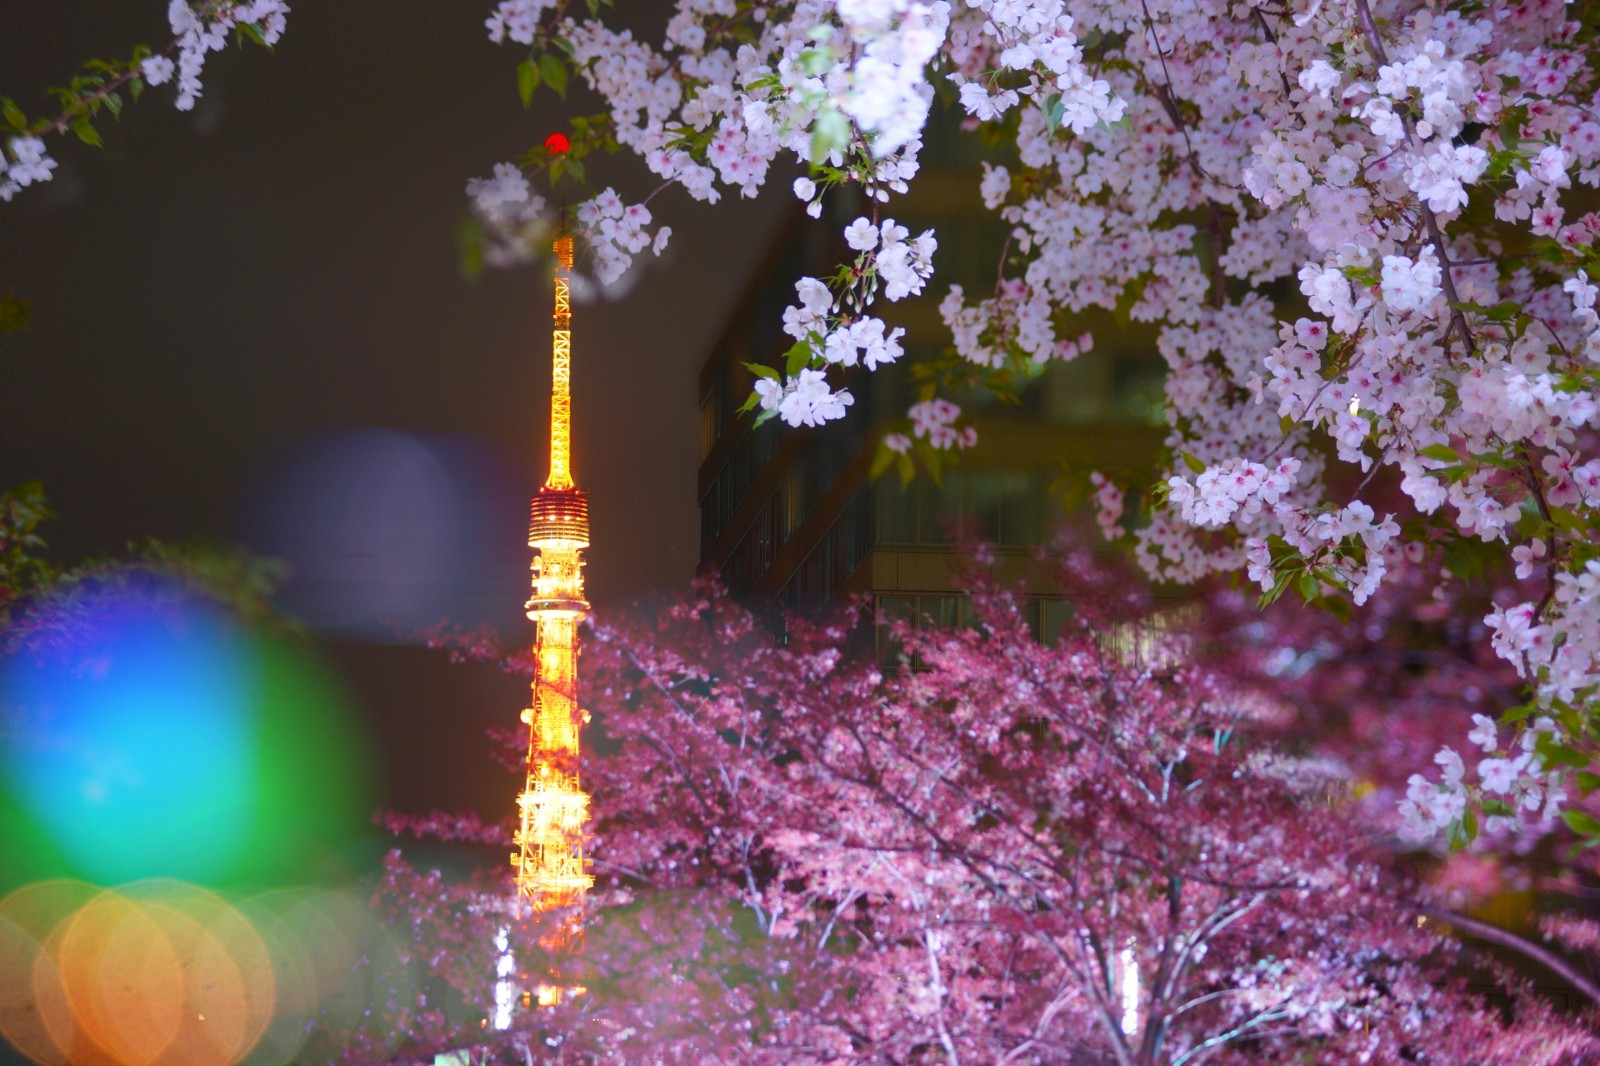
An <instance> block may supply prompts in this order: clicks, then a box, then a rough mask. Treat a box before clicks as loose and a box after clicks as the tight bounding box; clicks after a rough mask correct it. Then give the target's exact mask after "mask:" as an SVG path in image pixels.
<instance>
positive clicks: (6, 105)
mask: <svg viewBox="0 0 1600 1066" xmlns="http://www.w3.org/2000/svg"><path fill="white" fill-rule="evenodd" d="M0 115H3V116H4V117H5V120H6V123H7V124H8V125H10V126H11V128H12V129H14V130H17V131H18V132H21V133H26V132H28V117H27V116H26V115H24V114H23V113H22V108H20V107H18V106H17V105H16V104H15V103H14V102H12V100H11V99H10V98H9V97H0Z"/></svg>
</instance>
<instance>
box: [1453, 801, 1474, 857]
mask: <svg viewBox="0 0 1600 1066" xmlns="http://www.w3.org/2000/svg"><path fill="white" fill-rule="evenodd" d="M1449 836H1450V850H1451V851H1460V850H1461V849H1462V848H1464V847H1466V846H1467V845H1468V844H1470V843H1472V842H1473V841H1474V840H1476V839H1477V837H1478V815H1477V813H1476V812H1474V811H1473V809H1472V808H1471V807H1468V808H1467V809H1466V811H1465V812H1463V813H1462V815H1461V817H1460V818H1457V819H1456V820H1455V821H1453V822H1451V823H1450V833H1449Z"/></svg>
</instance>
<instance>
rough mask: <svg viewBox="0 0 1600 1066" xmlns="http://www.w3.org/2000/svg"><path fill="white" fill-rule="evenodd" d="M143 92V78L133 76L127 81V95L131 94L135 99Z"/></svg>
mask: <svg viewBox="0 0 1600 1066" xmlns="http://www.w3.org/2000/svg"><path fill="white" fill-rule="evenodd" d="M143 93H144V79H143V78H134V79H133V80H132V81H130V82H129V83H128V95H129V96H132V97H133V98H134V99H135V100H137V99H139V97H140V96H141V95H142V94H143Z"/></svg>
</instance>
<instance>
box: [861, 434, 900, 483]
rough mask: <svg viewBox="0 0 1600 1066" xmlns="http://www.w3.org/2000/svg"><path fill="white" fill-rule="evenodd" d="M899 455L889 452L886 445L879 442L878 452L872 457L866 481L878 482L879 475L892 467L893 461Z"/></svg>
mask: <svg viewBox="0 0 1600 1066" xmlns="http://www.w3.org/2000/svg"><path fill="white" fill-rule="evenodd" d="M899 454H900V453H899V452H895V451H891V450H890V449H889V446H888V445H887V444H884V443H883V442H882V441H879V442H878V450H877V451H876V452H874V453H873V456H872V468H871V469H870V470H868V471H867V480H868V481H876V480H878V477H879V475H881V474H882V473H883V472H884V471H885V470H888V469H889V467H891V466H893V465H894V461H895V460H896V459H897V458H899Z"/></svg>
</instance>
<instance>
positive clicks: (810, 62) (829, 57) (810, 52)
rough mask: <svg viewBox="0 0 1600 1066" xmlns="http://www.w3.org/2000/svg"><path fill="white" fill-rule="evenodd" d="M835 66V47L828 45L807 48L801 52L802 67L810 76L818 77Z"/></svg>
mask: <svg viewBox="0 0 1600 1066" xmlns="http://www.w3.org/2000/svg"><path fill="white" fill-rule="evenodd" d="M831 66H833V49H831V48H828V47H826V46H823V47H820V48H807V49H806V50H805V51H804V52H801V53H800V69H801V70H802V71H804V72H805V73H806V75H807V76H808V77H812V78H816V77H820V76H822V75H823V74H826V73H827V72H828V68H829V67H831Z"/></svg>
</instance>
